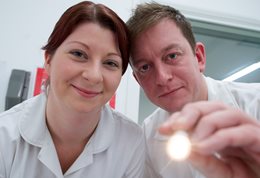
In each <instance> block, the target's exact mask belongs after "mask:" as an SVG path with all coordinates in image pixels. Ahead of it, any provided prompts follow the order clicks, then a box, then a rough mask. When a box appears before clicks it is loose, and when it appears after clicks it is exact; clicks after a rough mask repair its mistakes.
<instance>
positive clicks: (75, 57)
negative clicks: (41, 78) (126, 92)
mask: <svg viewBox="0 0 260 178" xmlns="http://www.w3.org/2000/svg"><path fill="white" fill-rule="evenodd" d="M45 68H46V71H47V73H48V75H49V77H50V87H49V93H48V97H49V100H50V101H51V102H52V105H54V106H55V105H56V106H57V107H60V106H61V107H63V108H64V109H66V110H68V109H72V110H74V111H77V112H90V111H95V110H99V109H100V108H101V107H102V106H103V105H104V104H105V103H107V102H108V100H109V99H110V98H111V97H112V95H113V94H114V93H115V91H116V89H117V87H118V85H119V83H120V80H121V75H122V58H121V54H120V51H119V48H118V44H117V42H116V38H115V35H114V33H113V32H112V31H110V30H109V29H107V28H104V27H101V26H100V25H98V24H96V23H84V24H82V25H80V26H78V27H77V28H76V29H75V30H74V31H73V33H71V34H70V35H69V36H68V37H67V38H66V40H65V41H64V42H63V43H62V44H61V45H60V46H59V48H57V50H56V52H55V53H54V55H52V56H51V55H48V54H45Z"/></svg>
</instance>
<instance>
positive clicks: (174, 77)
mask: <svg viewBox="0 0 260 178" xmlns="http://www.w3.org/2000/svg"><path fill="white" fill-rule="evenodd" d="M205 61H206V59H205V54H204V46H203V45H202V44H201V43H197V44H196V48H195V54H194V52H193V49H191V46H190V44H189V43H188V41H187V39H186V38H185V37H184V36H183V34H182V33H181V31H180V29H179V28H178V27H177V26H176V24H175V23H174V22H173V21H170V20H168V19H164V20H162V21H161V22H159V23H158V24H156V25H155V26H152V27H151V28H149V29H147V30H146V31H144V32H143V33H141V34H140V35H139V36H137V38H136V40H135V41H134V43H133V49H132V61H131V62H132V66H133V71H134V76H135V78H136V80H137V81H138V83H139V84H140V86H141V87H142V88H143V89H144V92H145V93H146V95H147V97H148V98H149V99H150V100H151V101H152V102H153V103H154V104H156V105H157V106H159V107H161V108H163V109H165V110H167V111H169V112H175V111H178V110H180V109H181V108H182V107H183V106H184V105H185V104H186V103H189V102H192V101H197V100H202V99H206V97H207V96H206V95H207V94H206V93H207V91H206V90H207V89H206V86H205V84H204V81H203V77H202V75H201V73H202V72H203V71H204V68H205Z"/></svg>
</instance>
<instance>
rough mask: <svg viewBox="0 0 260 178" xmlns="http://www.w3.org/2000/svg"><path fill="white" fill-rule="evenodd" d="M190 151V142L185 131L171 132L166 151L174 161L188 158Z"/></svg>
mask: <svg viewBox="0 0 260 178" xmlns="http://www.w3.org/2000/svg"><path fill="white" fill-rule="evenodd" d="M190 152H191V142H190V139H189V137H188V134H187V133H186V132H185V131H177V132H175V134H173V135H172V136H171V137H170V139H169V141H168V145H167V153H168V154H169V156H170V157H171V158H172V159H173V160H176V161H182V160H185V159H186V158H188V156H189V155H190Z"/></svg>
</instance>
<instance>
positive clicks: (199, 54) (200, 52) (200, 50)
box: [195, 42, 206, 73]
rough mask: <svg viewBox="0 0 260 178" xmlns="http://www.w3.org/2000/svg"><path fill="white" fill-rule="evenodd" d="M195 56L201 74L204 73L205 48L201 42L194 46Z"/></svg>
mask: <svg viewBox="0 0 260 178" xmlns="http://www.w3.org/2000/svg"><path fill="white" fill-rule="evenodd" d="M195 55H196V58H197V61H198V65H199V70H200V72H201V73H203V72H204V71H205V68H206V51H205V46H204V45H203V43H201V42H197V43H196V46H195Z"/></svg>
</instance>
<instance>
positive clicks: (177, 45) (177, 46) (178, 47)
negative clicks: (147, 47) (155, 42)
mask: <svg viewBox="0 0 260 178" xmlns="http://www.w3.org/2000/svg"><path fill="white" fill-rule="evenodd" d="M180 48H181V46H180V45H179V44H176V43H171V44H169V45H168V46H166V47H164V48H163V49H162V51H163V52H166V51H169V50H170V49H180Z"/></svg>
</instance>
